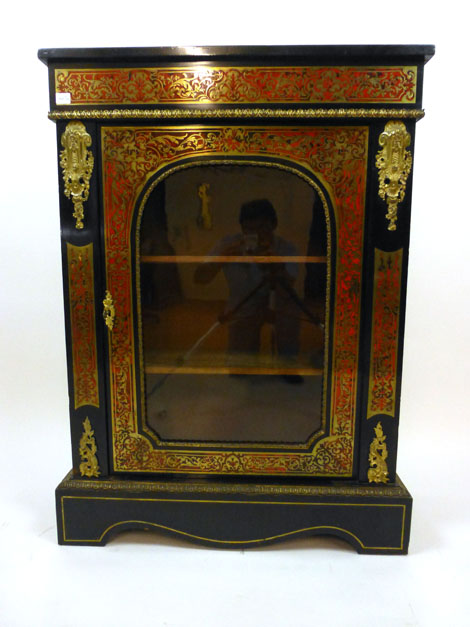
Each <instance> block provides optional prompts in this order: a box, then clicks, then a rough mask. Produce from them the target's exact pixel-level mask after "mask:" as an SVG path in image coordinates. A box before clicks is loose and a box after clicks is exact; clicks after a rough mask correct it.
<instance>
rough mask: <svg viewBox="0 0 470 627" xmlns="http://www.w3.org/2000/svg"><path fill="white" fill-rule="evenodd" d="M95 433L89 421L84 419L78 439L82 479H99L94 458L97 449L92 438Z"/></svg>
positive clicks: (95, 458)
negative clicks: (80, 435)
mask: <svg viewBox="0 0 470 627" xmlns="http://www.w3.org/2000/svg"><path fill="white" fill-rule="evenodd" d="M94 434H95V432H94V431H93V429H92V428H91V424H90V420H89V419H88V418H85V420H84V422H83V433H82V437H81V438H80V459H81V460H82V463H81V464H80V474H81V476H82V477H99V476H100V474H101V473H100V467H99V464H98V459H97V457H96V453H97V450H98V449H97V448H96V442H95V437H94Z"/></svg>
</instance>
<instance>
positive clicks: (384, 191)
mask: <svg viewBox="0 0 470 627" xmlns="http://www.w3.org/2000/svg"><path fill="white" fill-rule="evenodd" d="M410 143H411V135H410V134H409V133H408V131H407V130H406V126H405V125H404V124H403V122H400V121H396V120H392V121H390V122H387V124H386V125H385V130H384V132H383V133H382V134H381V135H380V137H379V146H382V148H381V150H379V152H378V153H377V157H376V161H375V164H376V166H377V169H378V171H379V196H380V198H382V200H385V202H386V203H387V207H388V211H387V215H386V216H385V217H386V218H387V220H388V221H389V224H388V230H389V231H395V230H396V228H397V225H396V221H397V217H398V216H397V211H398V205H399V203H401V202H402V200H403V199H404V197H405V189H406V181H407V179H408V175H409V174H410V172H411V164H412V156H411V152H410V151H409V150H408V147H409V145H410Z"/></svg>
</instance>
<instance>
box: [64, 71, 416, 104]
mask: <svg viewBox="0 0 470 627" xmlns="http://www.w3.org/2000/svg"><path fill="white" fill-rule="evenodd" d="M55 86H56V87H55V89H56V93H58V94H59V93H68V94H70V98H71V100H70V103H69V104H71V105H93V106H97V105H157V104H192V103H193V104H262V103H298V104H313V103H331V104H333V103H339V104H341V103H344V104H346V103H351V104H352V103H354V104H358V103H382V104H387V103H388V104H412V103H415V102H416V86H417V68H416V67H415V66H410V67H409V66H406V67H396V66H394V67H276V68H266V67H244V68H243V67H242V68H233V67H202V66H197V67H194V66H193V67H189V68H108V69H57V70H55Z"/></svg>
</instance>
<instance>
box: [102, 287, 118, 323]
mask: <svg viewBox="0 0 470 627" xmlns="http://www.w3.org/2000/svg"><path fill="white" fill-rule="evenodd" d="M115 316H116V309H115V307H114V300H113V297H112V295H111V292H110V291H109V290H106V293H105V297H104V300H103V318H104V321H105V324H106V326H107V327H108V329H109V330H110V331H112V330H113V327H114V318H115Z"/></svg>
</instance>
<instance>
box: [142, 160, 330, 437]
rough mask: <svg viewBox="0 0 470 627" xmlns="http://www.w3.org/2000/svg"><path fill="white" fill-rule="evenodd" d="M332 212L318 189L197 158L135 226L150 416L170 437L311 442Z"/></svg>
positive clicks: (272, 172) (160, 191) (317, 407)
mask: <svg viewBox="0 0 470 627" xmlns="http://www.w3.org/2000/svg"><path fill="white" fill-rule="evenodd" d="M326 249H327V244H326V224H325V215H324V209H323V206H322V205H321V202H320V201H319V199H318V197H317V196H316V194H315V191H314V189H313V188H312V187H311V186H310V185H308V184H307V183H306V182H304V181H303V180H302V179H300V178H299V177H297V176H295V175H293V174H290V173H288V172H284V171H282V170H277V169H273V168H266V167H257V166H226V165H224V166H200V167H194V168H188V169H185V170H182V171H180V172H178V173H176V174H173V175H172V176H170V177H169V178H168V179H166V180H165V182H164V183H160V184H159V185H158V186H157V187H156V188H155V189H154V190H153V192H152V193H151V195H150V197H149V199H148V201H147V204H146V207H145V209H144V213H143V216H142V222H141V229H140V252H141V259H140V262H141V266H140V278H141V281H140V289H141V306H142V320H143V350H144V363H145V378H146V408H147V416H146V421H147V424H148V425H149V426H150V427H152V428H153V429H154V430H155V431H156V432H157V433H158V435H159V437H160V438H162V439H169V440H189V441H192V440H202V441H226V442H227V441H228V442H261V443H262V442H266V443H267V442H273V443H276V442H278V443H279V442H285V443H292V442H298V443H301V442H305V441H306V440H308V438H309V436H311V435H312V433H314V432H315V431H316V430H317V429H318V428H319V426H320V422H321V396H322V375H323V361H324V354H323V353H324V315H325V300H326Z"/></svg>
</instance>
